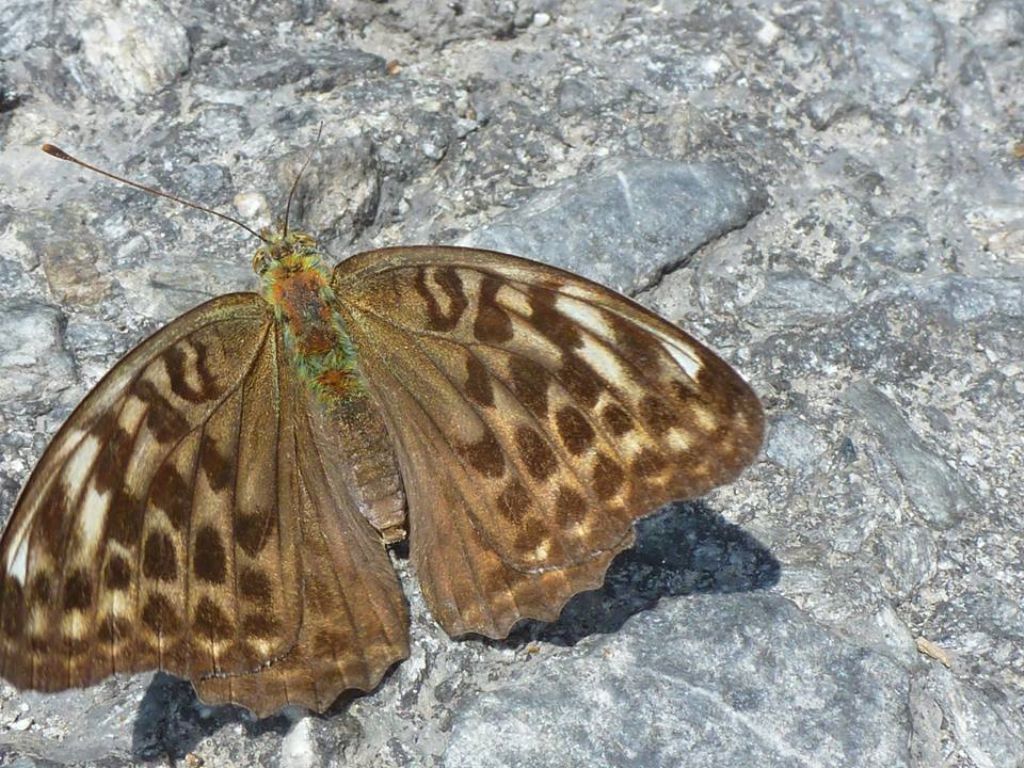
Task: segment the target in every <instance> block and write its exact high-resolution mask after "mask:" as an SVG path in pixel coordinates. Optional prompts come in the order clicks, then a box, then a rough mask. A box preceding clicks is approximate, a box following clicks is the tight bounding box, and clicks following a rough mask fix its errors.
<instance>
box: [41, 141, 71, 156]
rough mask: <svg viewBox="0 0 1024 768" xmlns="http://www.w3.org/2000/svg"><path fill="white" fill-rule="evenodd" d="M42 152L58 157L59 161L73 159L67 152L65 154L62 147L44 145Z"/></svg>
mask: <svg viewBox="0 0 1024 768" xmlns="http://www.w3.org/2000/svg"><path fill="white" fill-rule="evenodd" d="M42 150H43V152H45V153H46V154H48V155H52V156H53V157H56V158H57V159H59V160H70V159H71V155H69V154H68V153H67V152H65V151H64V150H63V149H61V148H60V147H57V146H54V145H53V144H43V146H42Z"/></svg>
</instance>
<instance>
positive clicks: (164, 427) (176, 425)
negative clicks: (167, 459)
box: [134, 379, 189, 443]
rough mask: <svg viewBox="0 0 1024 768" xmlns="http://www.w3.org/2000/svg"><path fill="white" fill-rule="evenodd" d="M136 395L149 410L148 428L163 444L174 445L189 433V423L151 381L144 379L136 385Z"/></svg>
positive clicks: (147, 413)
mask: <svg viewBox="0 0 1024 768" xmlns="http://www.w3.org/2000/svg"><path fill="white" fill-rule="evenodd" d="M134 394H135V396H136V397H138V398H139V399H140V400H142V401H143V402H144V403H146V405H148V406H149V408H148V409H147V411H146V426H147V427H149V431H150V432H152V433H153V436H154V437H155V438H156V439H157V440H158V441H160V442H161V443H174V442H177V441H178V440H180V439H181V438H182V437H184V436H185V435H186V434H187V433H188V431H189V427H188V422H187V421H186V420H185V417H184V416H182V415H181V414H180V413H179V412H178V411H177V410H176V409H175V408H174V407H173V406H172V405H171V404H170V403H169V402H167V398H165V397H164V396H163V395H162V394H160V392H158V391H157V388H156V387H155V386H153V383H152V382H151V381H147V380H146V379H143V380H141V381H139V382H138V384H136V385H135V389H134Z"/></svg>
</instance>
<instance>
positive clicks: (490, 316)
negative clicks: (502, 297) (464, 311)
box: [473, 275, 512, 344]
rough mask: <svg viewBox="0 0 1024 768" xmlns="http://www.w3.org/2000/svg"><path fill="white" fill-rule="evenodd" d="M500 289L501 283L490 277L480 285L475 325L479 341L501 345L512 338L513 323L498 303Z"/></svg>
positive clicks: (475, 333)
mask: <svg viewBox="0 0 1024 768" xmlns="http://www.w3.org/2000/svg"><path fill="white" fill-rule="evenodd" d="M500 287H501V281H500V280H498V279H497V278H496V277H492V276H490V275H487V276H485V277H484V279H483V280H482V281H481V283H480V298H479V300H478V301H477V310H476V321H475V322H474V323H473V335H474V336H475V337H476V339H477V341H482V342H484V343H486V344H500V343H502V342H505V341H508V340H509V339H511V338H512V321H511V320H510V319H509V316H508V313H506V312H505V310H504V309H503V308H502V306H501V305H500V304H498V301H497V296H498V289H499V288H500Z"/></svg>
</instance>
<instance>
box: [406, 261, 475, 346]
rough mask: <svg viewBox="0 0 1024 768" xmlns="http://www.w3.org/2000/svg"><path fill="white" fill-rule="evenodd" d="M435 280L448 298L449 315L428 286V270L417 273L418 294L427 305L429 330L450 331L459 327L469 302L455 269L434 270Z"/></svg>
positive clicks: (442, 268)
mask: <svg viewBox="0 0 1024 768" xmlns="http://www.w3.org/2000/svg"><path fill="white" fill-rule="evenodd" d="M433 277H434V280H435V281H436V282H437V284H438V285H439V286H440V287H441V290H442V291H443V292H444V294H445V295H446V296H447V297H448V301H449V307H448V314H445V313H444V311H442V309H441V305H440V304H439V303H438V301H437V298H436V297H435V296H434V293H433V291H431V290H430V287H429V286H428V285H427V270H426V269H425V268H423V267H421V268H420V269H419V270H418V271H417V272H416V278H415V286H416V292H417V293H419V295H420V296H421V297H422V298H423V301H424V302H425V303H426V305H427V328H429V329H430V330H432V331H450V330H452V329H453V328H455V326H456V325H458V323H459V320H460V318H461V317H462V313H463V312H465V311H466V307H467V306H468V305H469V301H468V300H467V299H466V294H465V292H464V291H463V289H462V278H460V277H459V273H458V272H457V271H456V270H455V268H454V267H440V268H438V269H436V270H434V273H433Z"/></svg>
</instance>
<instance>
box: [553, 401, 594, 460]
mask: <svg viewBox="0 0 1024 768" xmlns="http://www.w3.org/2000/svg"><path fill="white" fill-rule="evenodd" d="M555 423H556V424H557V425H558V434H559V435H561V436H562V440H563V441H564V442H565V447H566V448H568V449H569V453H571V454H573V455H574V456H577V455H579V454H581V453H583V451H585V450H587V448H589V447H590V445H591V444H592V443H593V442H594V428H593V427H592V426H590V422H589V421H587V420H586V418H584V416H583V414H582V413H580V412H579V411H578V410H576V409H575V408H573V407H572V406H571V405H567V406H566V407H564V408H562V409H561V410H560V411H559V412H558V415H557V416H556V417H555Z"/></svg>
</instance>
